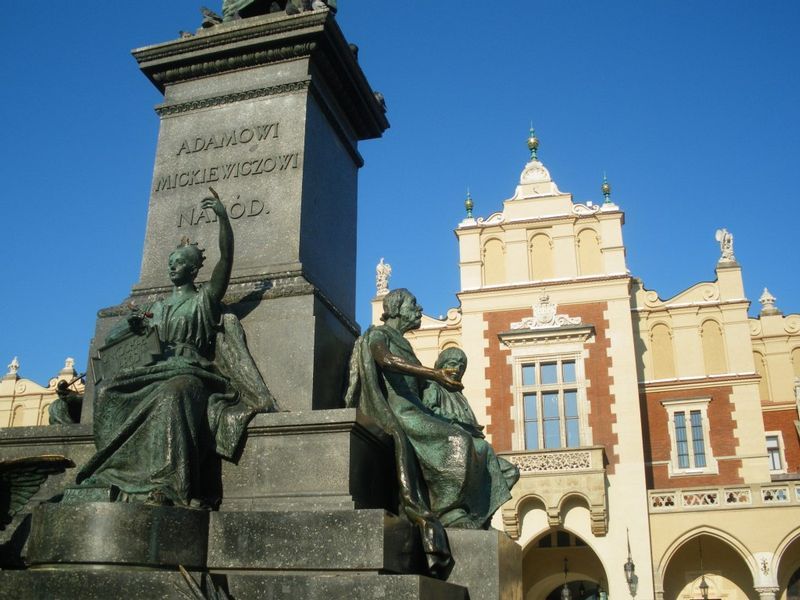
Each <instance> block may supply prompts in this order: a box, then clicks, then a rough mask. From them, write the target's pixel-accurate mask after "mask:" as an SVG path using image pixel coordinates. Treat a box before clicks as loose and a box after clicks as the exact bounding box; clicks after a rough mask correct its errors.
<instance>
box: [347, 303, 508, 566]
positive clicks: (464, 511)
mask: <svg viewBox="0 0 800 600" xmlns="http://www.w3.org/2000/svg"><path fill="white" fill-rule="evenodd" d="M421 317H422V308H421V307H420V306H419V305H418V304H417V300H416V298H415V297H414V296H413V295H412V294H411V293H410V292H409V291H408V290H406V289H397V290H392V291H391V292H389V293H388V294H387V295H386V296H384V298H383V316H382V317H381V320H382V321H383V322H384V324H383V325H379V326H376V327H370V328H369V329H367V331H366V332H365V333H364V335H362V336H361V337H360V338H359V339H358V340H357V341H356V346H355V348H354V350H353V357H352V359H351V362H350V385H349V388H348V391H347V396H346V403H347V405H348V406H357V407H359V408H360V409H361V410H362V411H364V412H365V413H366V414H367V415H369V416H370V417H372V418H373V419H374V420H375V421H376V422H377V423H378V424H379V425H380V426H381V427H382V428H383V429H384V430H385V431H386V432H387V433H389V434H390V435H391V436H392V437H393V439H394V448H395V460H396V464H397V473H398V481H399V485H400V496H401V510H402V512H403V513H404V515H405V516H406V518H408V519H409V520H410V521H411V522H413V523H416V524H417V525H418V526H419V527H420V529H421V531H422V539H423V546H424V548H425V553H426V555H427V557H428V566H429V568H430V570H431V573H432V574H434V575H436V576H439V577H444V576H446V575H447V573H448V571H449V569H450V568H451V566H452V557H451V555H450V550H449V546H448V543H447V536H446V534H445V531H444V527H461V528H471V529H479V528H488V527H489V524H490V521H491V518H492V515H493V514H494V513H495V511H496V510H497V509H498V508H499V507H500V505H501V504H503V503H504V502H505V501H506V500H508V499H509V498H510V497H511V495H510V493H509V490H510V489H511V486H513V485H514V483H516V481H517V479H518V478H519V472H518V471H517V469H516V468H515V467H514V466H513V465H511V464H510V463H507V462H506V461H502V463H501V462H500V459H498V458H497V456H496V455H495V454H494V451H493V450H492V448H491V446H490V445H489V444H488V443H487V442H486V441H485V440H484V439H483V434H482V433H481V432H480V429H479V427H480V426H479V425H478V424H477V422H475V420H474V415H473V416H472V418H471V419H470V418H468V417H467V416H464V411H463V407H462V409H460V410H459V411H456V412H457V413H458V414H456V413H455V412H453V411H452V406H453V404H454V401H452V400H448V401H446V402H443V401H442V396H443V394H451V393H452V394H458V393H459V392H460V390H461V389H462V388H463V386H462V384H461V382H460V379H461V375H463V369H464V368H466V363H465V362H464V364H463V367H462V366H461V365H455V366H453V365H450V366H448V364H447V361H444V362H441V364H439V363H437V367H436V368H433V369H431V368H428V367H424V366H422V364H420V362H419V360H418V359H417V357H416V355H415V354H414V351H413V349H412V348H411V344H409V342H408V340H406V339H405V337H403V334H404V333H405V332H407V331H411V330H413V329H417V328H419V326H420V320H421ZM465 358H466V357H465ZM434 386H435V387H434ZM423 398H427V400H428V402H429V403H430V404H431V406H434V407H438V414H437V412H436V410H435V409H432V408H431V407H430V406H427V405H426V403H425V402H424V401H423ZM458 402H459V403H461V402H463V403H464V404H465V403H466V399H464V397H463V396H460V399H459V400H458ZM467 410H468V407H467ZM469 413H470V414H471V411H469ZM503 463H504V464H503Z"/></svg>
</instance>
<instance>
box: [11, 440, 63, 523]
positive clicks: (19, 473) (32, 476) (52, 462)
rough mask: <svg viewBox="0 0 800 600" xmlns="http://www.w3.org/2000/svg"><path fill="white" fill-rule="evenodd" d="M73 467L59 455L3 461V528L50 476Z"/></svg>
mask: <svg viewBox="0 0 800 600" xmlns="http://www.w3.org/2000/svg"><path fill="white" fill-rule="evenodd" d="M74 466H75V463H74V462H72V461H71V460H70V459H68V458H66V457H64V456H61V455H57V454H44V455H42V456H26V457H24V458H12V459H9V460H0V531H2V530H3V529H5V527H6V525H8V524H9V523H10V522H11V519H12V518H13V516H14V515H15V514H17V513H18V512H19V511H20V510H21V509H22V508H23V507H24V506H25V505H26V504H27V503H28V501H29V500H30V499H31V498H32V497H33V495H34V494H35V493H36V492H38V491H39V488H40V487H42V484H43V483H44V482H45V480H46V479H47V478H48V477H49V476H50V475H56V474H58V473H63V472H64V471H65V470H66V469H69V468H72V467H74Z"/></svg>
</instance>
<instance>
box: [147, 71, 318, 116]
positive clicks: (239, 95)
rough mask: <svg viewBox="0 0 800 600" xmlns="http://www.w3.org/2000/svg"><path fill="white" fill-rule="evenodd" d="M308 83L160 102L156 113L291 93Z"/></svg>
mask: <svg viewBox="0 0 800 600" xmlns="http://www.w3.org/2000/svg"><path fill="white" fill-rule="evenodd" d="M310 85H311V81H310V80H308V79H306V80H303V81H294V82H292V83H283V84H281V85H273V86H269V87H263V88H257V89H254V90H245V91H242V92H235V93H231V94H223V95H221V96H212V97H210V98H201V99H199V100H191V101H189V102H181V103H178V104H161V105H159V106H156V113H158V115H159V116H161V117H164V116H167V115H175V114H179V113H186V112H191V111H193V110H200V109H203V108H210V107H212V106H222V105H224V104H232V103H234V102H241V101H243V100H254V99H256V98H266V97H267V96H277V95H280V94H292V93H296V92H302V91H305V90H307V89H308V88H309V86H310Z"/></svg>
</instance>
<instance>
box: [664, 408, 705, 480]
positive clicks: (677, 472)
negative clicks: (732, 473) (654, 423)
mask: <svg viewBox="0 0 800 600" xmlns="http://www.w3.org/2000/svg"><path fill="white" fill-rule="evenodd" d="M710 402H711V398H689V399H685V398H681V399H674V400H663V401H662V402H661V404H662V406H663V407H664V408H665V410H666V411H667V429H668V431H669V438H670V460H669V463H668V471H669V476H670V477H687V476H693V475H707V474H717V473H719V467H718V465H717V460H716V458H715V457H714V452H713V449H712V446H711V435H710V432H711V424H710V422H709V420H708V405H709V403H710ZM698 411H699V413H700V425H701V427H702V434H703V453H704V458H705V463H706V464H705V466H701V467H698V466H697V462H696V455H695V449H694V435H693V426H692V419H691V414H692V412H698ZM677 413H683V414H684V415H685V421H684V422H685V429H686V440H685V443H686V447H687V455H688V457H689V466H688V467H682V466H680V455H679V450H678V441H679V440H678V432H677V430H676V426H675V415H676V414H677Z"/></svg>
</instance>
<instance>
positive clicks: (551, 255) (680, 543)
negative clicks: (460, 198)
mask: <svg viewBox="0 0 800 600" xmlns="http://www.w3.org/2000/svg"><path fill="white" fill-rule="evenodd" d="M529 147H530V149H531V158H530V160H529V161H528V163H527V164H526V165H525V167H524V169H523V171H522V174H521V176H520V180H519V183H518V185H517V187H516V190H515V192H514V194H513V196H512V197H511V198H509V199H507V200H505V201H504V202H502V206H498V208H501V210H499V211H498V212H496V213H494V214H491V215H490V216H488V217H485V218H474V217H473V216H472V214H471V208H472V205H471V201H470V200H468V203H467V208H468V217H467V218H466V219H464V220H463V221H462V222H461V223H459V225H458V227H457V228H456V230H455V233H456V236H457V238H458V243H459V254H460V264H459V266H460V276H461V279H460V291H459V292H458V294H457V296H458V301H459V307H458V308H457V309H451V310H450V311H449V312H448V313H447V316H446V317H445V318H444V319H433V318H430V317H427V316H426V317H424V318H423V323H422V327H421V328H420V329H419V330H418V331H416V332H412V333H410V334H409V336H408V337H409V339H410V341H411V343H412V345H413V346H414V348H415V351H416V353H417V355H418V356H419V358H420V360H421V361H422V362H423V364H426V365H433V363H434V362H435V360H436V357H437V355H438V353H439V352H440V351H441V350H442V349H444V348H446V347H448V346H458V347H460V348H462V349H463V350H464V352H465V353H466V354H467V357H468V360H469V366H468V368H467V372H466V374H465V376H464V380H463V381H464V385H465V390H464V391H465V395H466V396H467V398H469V400H470V403H471V404H472V408H473V410H474V412H475V414H476V415H477V416H478V419H479V421H481V422H482V423H484V424H485V425H486V431H487V437H488V438H489V439H490V440H491V441H492V444H493V445H494V447H495V449H496V450H498V451H499V452H501V453H502V454H503V455H504V456H505V457H506V458H507V459H509V460H511V461H512V462H514V463H515V464H517V465H518V466H519V468H520V470H521V472H522V477H521V480H520V482H519V483H518V484H517V486H516V487H515V488H514V490H513V499H512V500H511V501H509V502H508V503H507V504H506V505H505V506H504V507H503V508H502V509H501V511H499V512H498V515H496V517H495V526H496V527H498V528H501V529H504V530H505V531H506V532H507V533H508V534H509V535H510V536H511V537H512V538H513V539H515V540H516V541H517V542H518V543H519V544H520V545H521V546H522V548H523V552H524V573H525V582H524V586H525V599H526V600H557V599H559V598H562V595H561V594H562V593H563V588H564V586H565V584H566V586H567V588H568V589H569V593H570V596H571V598H573V599H575V598H580V599H581V600H584V599H586V600H590V599H591V600H593V599H595V598H613V599H614V600H617V599H624V598H631V597H633V596H634V595H635V597H636V598H641V599H652V598H657V599H659V600H661V599H664V600H677V599H682V600H683V599H690V598H691V599H694V598H697V599H700V598H704V597H707V598H718V599H723V598H724V599H728V600H745V599H748V600H773V599H781V600H797V599H800V477H798V475H797V473H798V470H800V444H799V443H798V402H800V379H796V377H798V376H800V316H798V315H788V316H784V315H783V314H782V313H781V311H780V310H779V309H778V308H776V306H775V299H774V298H773V297H772V296H771V295H770V294H769V292H768V291H767V290H765V293H764V295H762V297H761V299H760V301H761V305H762V309H761V313H760V315H759V316H758V317H756V318H750V317H748V308H749V306H750V301H749V300H748V299H747V298H746V297H745V293H744V286H743V282H742V270H741V267H740V265H739V264H738V263H737V261H736V258H735V256H734V252H733V250H734V246H733V236H732V235H731V234H730V233H729V232H727V231H726V230H720V231H718V232H717V241H718V242H719V244H720V254H719V256H718V257H709V271H710V270H711V269H712V268H714V269H715V273H716V278H715V280H714V281H709V282H701V283H698V284H696V285H693V286H691V287H689V288H688V289H686V290H685V291H683V292H681V293H679V294H677V295H676V296H674V297H673V298H669V299H666V300H664V299H661V298H660V297H659V295H658V294H657V292H655V291H651V290H648V289H646V287H645V286H644V283H643V282H642V281H641V280H640V279H638V278H635V277H633V276H632V275H631V274H630V272H629V271H628V268H627V264H626V258H625V256H626V248H625V245H624V243H623V237H622V230H623V224H624V213H623V212H622V210H621V209H620V207H619V206H617V205H616V204H614V203H613V202H612V201H611V197H610V188H609V187H608V186H607V184H604V187H603V191H604V196H605V201H604V202H602V203H600V204H594V203H591V202H587V203H578V202H575V201H574V199H573V198H572V196H571V195H570V194H568V193H564V192H561V191H560V190H559V188H558V186H557V185H556V183H555V182H554V181H553V180H552V178H551V176H550V173H549V172H548V170H547V168H546V167H545V166H544V165H543V164H542V162H541V161H540V160H538V157H537V150H538V140H536V139H535V137H533V134H532V135H531V139H530V140H529ZM715 261H716V264H715ZM386 269H387V265H385V264H384V263H383V261H381V264H380V265H379V267H378V284H379V285H378V288H379V289H378V296H377V297H376V298H375V299H374V301H373V321H374V322H375V323H377V322H378V317H379V315H380V314H381V309H380V305H381V294H382V293H385V291H386V289H387V288H388V285H387V284H386V279H387V275H386ZM422 301H423V302H424V299H422ZM626 563H627V564H628V565H631V564H632V565H633V566H634V570H633V573H631V572H630V567H629V568H628V569H625V568H623V566H624V565H626Z"/></svg>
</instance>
